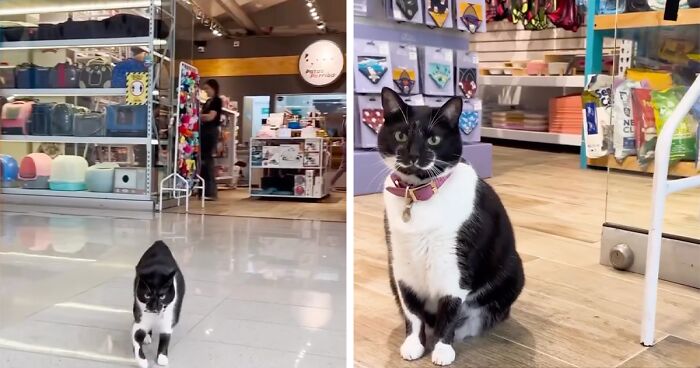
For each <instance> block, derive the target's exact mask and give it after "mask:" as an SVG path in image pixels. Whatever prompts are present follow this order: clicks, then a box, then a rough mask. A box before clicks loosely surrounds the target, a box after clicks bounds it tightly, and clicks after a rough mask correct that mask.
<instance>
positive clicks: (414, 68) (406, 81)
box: [390, 0, 420, 95]
mask: <svg viewBox="0 0 700 368" xmlns="http://www.w3.org/2000/svg"><path fill="white" fill-rule="evenodd" d="M415 1H418V0H415ZM390 48H391V77H392V81H393V84H394V85H393V88H394V90H395V91H396V92H398V93H399V94H400V95H414V94H418V93H420V78H419V76H420V74H419V72H418V71H419V69H418V48H417V47H416V46H415V45H404V44H391V45H390Z"/></svg>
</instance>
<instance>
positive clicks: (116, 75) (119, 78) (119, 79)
mask: <svg viewBox="0 0 700 368" xmlns="http://www.w3.org/2000/svg"><path fill="white" fill-rule="evenodd" d="M146 71H148V70H147V69H146V65H145V64H144V63H142V62H140V61H138V60H136V59H133V58H129V59H126V60H122V61H120V62H118V63H117V64H116V65H115V66H114V69H112V88H126V75H127V74H128V73H142V72H146Z"/></svg>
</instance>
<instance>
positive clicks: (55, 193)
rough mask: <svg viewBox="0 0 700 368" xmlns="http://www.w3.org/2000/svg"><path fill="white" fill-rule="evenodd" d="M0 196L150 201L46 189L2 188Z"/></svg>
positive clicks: (136, 196)
mask: <svg viewBox="0 0 700 368" xmlns="http://www.w3.org/2000/svg"><path fill="white" fill-rule="evenodd" d="M2 194H14V195H32V196H44V197H46V196H50V197H70V198H91V199H126V200H133V201H147V200H150V199H151V196H150V195H148V194H122V193H97V192H88V191H75V192H67V191H57V190H47V189H23V188H2Z"/></svg>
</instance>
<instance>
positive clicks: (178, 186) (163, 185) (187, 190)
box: [158, 62, 205, 212]
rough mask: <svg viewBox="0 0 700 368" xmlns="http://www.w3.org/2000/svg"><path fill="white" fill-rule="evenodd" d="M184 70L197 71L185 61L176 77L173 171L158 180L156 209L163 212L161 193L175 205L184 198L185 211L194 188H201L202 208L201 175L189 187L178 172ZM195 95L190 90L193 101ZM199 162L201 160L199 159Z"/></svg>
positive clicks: (202, 188)
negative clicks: (181, 92)
mask: <svg viewBox="0 0 700 368" xmlns="http://www.w3.org/2000/svg"><path fill="white" fill-rule="evenodd" d="M184 70H194V71H195V72H197V73H199V71H198V70H197V68H195V67H194V66H192V65H190V64H187V63H183V62H181V63H180V70H179V77H178V84H177V94H176V96H177V97H176V98H177V104H178V107H177V111H176V113H175V117H176V118H175V129H174V130H175V133H174V135H175V143H174V144H173V172H172V174H170V175H168V176H166V177H165V178H163V180H161V181H160V185H159V186H158V188H159V189H158V211H160V212H163V194H164V193H167V192H170V193H172V194H173V197H172V198H173V199H176V200H177V205H178V207H179V206H180V200H182V199H184V200H185V212H189V210H190V197H191V196H192V192H193V191H194V190H197V189H199V190H201V193H202V208H204V193H205V192H204V189H205V184H204V179H202V177H201V176H199V175H197V174H195V177H194V179H195V180H194V185H192V186H191V187H190V182H189V180H187V178H185V177H183V176H182V175H180V173H178V161H179V159H178V157H179V153H180V152H179V147H180V144H179V142H180V129H179V128H180V111H179V110H180V107H179V104H180V88H182V72H183V71H184ZM197 95H198V90H197V91H192V99H193V100H194V101H196V100H197ZM200 162H201V160H200ZM199 164H200V163H198V165H197V168H199ZM169 180H172V186H167V184H168V181H169Z"/></svg>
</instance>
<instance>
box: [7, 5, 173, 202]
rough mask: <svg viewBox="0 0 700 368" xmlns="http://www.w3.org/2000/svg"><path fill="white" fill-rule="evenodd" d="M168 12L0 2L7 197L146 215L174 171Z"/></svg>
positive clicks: (165, 7)
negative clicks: (136, 211) (163, 179)
mask: <svg viewBox="0 0 700 368" xmlns="http://www.w3.org/2000/svg"><path fill="white" fill-rule="evenodd" d="M175 8H176V7H175V1H174V0H173V1H156V0H144V1H131V2H128V3H127V2H124V1H99V2H95V1H84V0H79V1H55V0H54V1H32V2H30V3H28V2H19V1H4V2H2V4H0V15H1V16H2V19H3V20H2V21H1V22H0V105H2V107H1V116H0V127H1V128H2V130H1V132H0V154H2V156H0V157H1V158H2V160H1V161H2V162H1V165H2V172H3V179H2V188H1V189H0V196H2V199H1V200H2V201H3V202H6V203H7V202H16V203H23V204H31V203H40V204H55V205H62V204H70V205H72V206H90V207H106V208H129V209H137V208H141V209H150V210H152V209H153V203H154V193H157V185H158V182H159V180H158V178H159V177H162V176H164V174H165V173H167V172H171V171H172V169H171V167H172V161H173V159H172V157H171V155H172V153H171V151H172V150H171V149H170V148H169V147H171V142H170V141H169V137H171V136H172V135H171V134H170V132H169V129H171V127H170V119H171V116H172V114H173V100H174V95H173V81H174V78H173V77H172V76H174V75H175V73H174V68H173V64H174V63H173V62H171V57H172V56H173V55H174V44H175V42H174V40H175V28H176V27H174V26H173V25H174V15H175V14H174V13H175Z"/></svg>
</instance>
